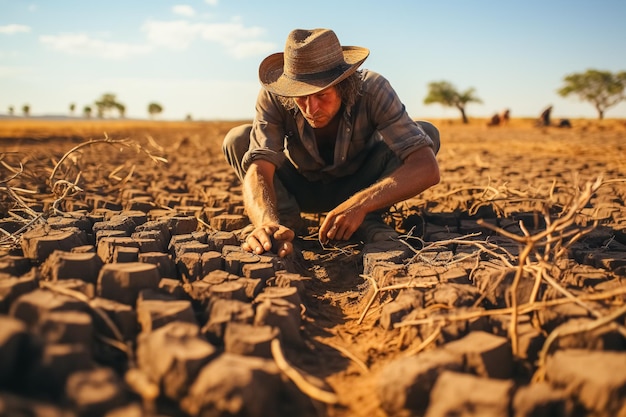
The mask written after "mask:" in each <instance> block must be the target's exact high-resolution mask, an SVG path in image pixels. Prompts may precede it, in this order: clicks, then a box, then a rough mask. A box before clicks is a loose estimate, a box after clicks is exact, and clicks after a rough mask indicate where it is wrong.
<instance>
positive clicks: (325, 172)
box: [243, 70, 433, 181]
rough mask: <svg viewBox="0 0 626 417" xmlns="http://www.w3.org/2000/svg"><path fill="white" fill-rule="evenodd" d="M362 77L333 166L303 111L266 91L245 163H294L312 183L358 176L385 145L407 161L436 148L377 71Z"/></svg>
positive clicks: (341, 129) (343, 123) (340, 131)
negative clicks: (322, 153)
mask: <svg viewBox="0 0 626 417" xmlns="http://www.w3.org/2000/svg"><path fill="white" fill-rule="evenodd" d="M362 72H363V89H362V95H360V96H359V97H357V101H356V103H355V104H354V105H353V106H352V107H350V108H344V110H343V114H342V117H341V120H340V122H339V128H338V132H337V140H336V142H335V153H334V161H333V163H332V164H331V165H328V164H327V163H325V162H324V159H323V158H322V157H321V156H320V153H319V151H318V148H317V143H316V140H315V134H314V132H313V128H312V127H311V126H310V125H309V124H308V123H307V122H306V120H305V119H304V117H303V116H302V114H301V113H300V110H299V109H298V108H296V109H295V110H291V111H288V110H286V109H285V108H284V107H283V106H282V105H281V104H280V102H279V100H278V98H277V96H275V95H274V94H272V93H269V92H267V91H266V90H264V89H262V90H261V92H260V93H259V96H258V98H257V102H256V117H255V119H254V121H253V125H252V132H251V133H250V148H249V150H248V152H247V153H246V154H245V156H244V158H243V167H244V169H247V168H248V167H249V166H250V164H251V163H252V162H253V161H254V160H256V159H263V160H266V161H269V162H271V163H273V164H274V165H276V166H277V167H280V166H281V165H282V164H283V162H284V161H285V158H289V160H290V161H291V162H292V164H293V165H294V166H295V167H296V168H297V169H298V171H299V172H300V173H301V174H302V175H304V176H305V177H306V178H307V179H309V180H311V181H317V180H322V179H326V180H328V179H332V178H335V177H342V176H346V175H350V174H352V173H354V172H355V171H356V170H357V169H358V168H359V167H360V166H361V165H362V164H363V163H364V160H365V157H366V156H367V151H368V150H369V149H371V148H372V146H373V145H374V144H375V143H376V142H377V141H380V140H384V141H385V142H386V143H387V145H388V146H389V148H391V150H393V151H394V152H395V153H396V155H398V157H400V159H402V160H404V159H405V158H406V157H407V156H408V155H409V154H411V153H412V152H414V151H415V150H417V149H419V148H422V147H424V146H431V147H432V146H433V142H432V141H431V139H430V138H429V137H428V135H426V133H424V131H423V130H422V128H421V127H420V126H419V125H418V124H417V123H416V122H415V121H413V120H412V119H411V118H410V117H409V115H408V113H407V112H406V109H405V107H404V104H402V102H401V101H400V99H399V98H398V95H397V94H396V92H395V91H394V89H393V88H392V87H391V85H390V84H389V81H387V79H385V78H384V77H383V76H382V75H380V74H377V73H375V72H373V71H367V70H363V71H362Z"/></svg>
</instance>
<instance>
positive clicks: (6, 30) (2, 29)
mask: <svg viewBox="0 0 626 417" xmlns="http://www.w3.org/2000/svg"><path fill="white" fill-rule="evenodd" d="M28 32H30V26H26V25H17V24H11V25H6V26H0V33H2V34H5V35H14V34H16V33H28Z"/></svg>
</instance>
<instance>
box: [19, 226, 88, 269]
mask: <svg viewBox="0 0 626 417" xmlns="http://www.w3.org/2000/svg"><path fill="white" fill-rule="evenodd" d="M86 244H87V236H86V234H85V232H84V231H82V230H80V229H78V228H75V227H72V228H69V229H63V230H58V229H51V228H49V227H45V226H41V227H37V228H34V229H32V230H29V231H28V232H26V233H24V234H23V235H22V251H23V252H24V256H25V257H27V258H30V259H32V260H33V261H35V262H37V263H41V262H43V261H45V260H46V258H47V257H48V256H50V254H51V253H52V252H54V251H55V250H62V251H65V252H70V251H71V250H72V248H74V247H77V246H83V245H86Z"/></svg>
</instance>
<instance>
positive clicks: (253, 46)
mask: <svg viewBox="0 0 626 417" xmlns="http://www.w3.org/2000/svg"><path fill="white" fill-rule="evenodd" d="M275 48H276V46H275V45H274V44H273V43H271V42H261V41H252V42H239V43H236V44H235V45H233V46H232V47H231V48H229V52H230V54H231V55H232V56H234V57H235V58H240V59H242V58H246V57H249V56H258V55H261V54H267V53H270V52H273V51H274V49H275Z"/></svg>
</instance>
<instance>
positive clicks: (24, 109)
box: [22, 104, 30, 117]
mask: <svg viewBox="0 0 626 417" xmlns="http://www.w3.org/2000/svg"><path fill="white" fill-rule="evenodd" d="M22 113H24V117H28V116H30V106H29V105H28V104H24V105H23V106H22Z"/></svg>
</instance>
